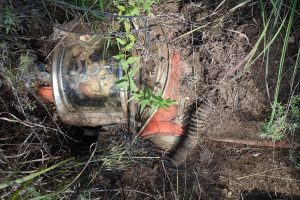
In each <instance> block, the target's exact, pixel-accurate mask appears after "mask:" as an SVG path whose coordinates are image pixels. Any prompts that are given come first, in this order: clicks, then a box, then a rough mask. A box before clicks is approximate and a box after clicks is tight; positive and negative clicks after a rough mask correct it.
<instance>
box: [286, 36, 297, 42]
mask: <svg viewBox="0 0 300 200" xmlns="http://www.w3.org/2000/svg"><path fill="white" fill-rule="evenodd" d="M295 41H296V40H295V37H294V36H291V37H289V40H288V42H289V43H290V44H293V43H295Z"/></svg>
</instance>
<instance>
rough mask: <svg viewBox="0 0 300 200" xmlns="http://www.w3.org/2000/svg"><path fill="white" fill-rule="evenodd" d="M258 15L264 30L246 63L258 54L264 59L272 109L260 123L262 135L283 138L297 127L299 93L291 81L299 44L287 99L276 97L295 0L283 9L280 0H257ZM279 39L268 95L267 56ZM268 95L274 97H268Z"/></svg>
mask: <svg viewBox="0 0 300 200" xmlns="http://www.w3.org/2000/svg"><path fill="white" fill-rule="evenodd" d="M268 3H270V5H271V8H272V9H271V11H270V12H269V13H268V12H267V10H266V6H267V5H269V4H268ZM260 7H261V15H262V19H263V26H264V30H263V32H262V33H261V35H260V37H259V39H258V41H257V43H256V45H255V47H254V48H253V49H252V54H251V56H250V59H249V60H248V63H247V66H246V67H248V66H250V65H251V64H253V63H254V62H255V61H256V60H257V59H258V58H259V57H260V56H263V58H264V61H265V62H264V63H265V83H266V89H267V93H268V96H269V99H270V102H271V108H272V112H271V115H270V118H269V119H268V121H267V122H266V123H264V124H263V125H262V129H261V136H262V137H264V138H269V139H272V140H274V141H277V140H282V139H283V138H284V137H285V136H286V134H288V133H293V132H294V131H295V128H296V127H298V119H299V113H297V112H298V108H297V106H296V104H298V102H299V100H298V98H299V96H295V95H294V93H293V91H294V90H295V88H294V87H296V86H294V81H295V77H296V74H297V73H298V68H299V58H300V48H299V49H298V53H297V56H296V62H295V64H294V66H293V74H292V78H291V81H290V98H289V100H288V103H287V104H285V105H282V103H281V102H280V101H279V93H280V89H281V83H282V78H283V72H284V68H285V67H288V66H287V65H286V58H287V49H288V45H289V38H290V32H291V29H292V26H293V25H294V18H295V13H296V7H297V0H293V1H289V6H288V9H284V6H283V1H279V0H276V1H270V2H268V1H266V2H265V1H262V0H261V1H260ZM279 35H284V37H283V40H282V41H281V38H278V37H279ZM262 41H263V51H262V52H260V53H259V55H258V56H257V57H256V58H255V59H252V57H253V56H254V53H255V52H257V50H258V47H259V45H260V43H261V42H262ZM275 41H276V42H280V43H281V42H282V43H283V45H282V47H281V55H280V61H279V64H278V72H277V81H276V87H275V93H274V97H271V96H270V92H269V84H268V77H269V74H270V73H274V72H273V71H270V66H269V65H270V56H271V48H272V47H273V44H274V42H275ZM271 99H273V100H272V101H271Z"/></svg>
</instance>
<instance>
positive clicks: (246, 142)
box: [205, 138, 299, 149]
mask: <svg viewBox="0 0 300 200" xmlns="http://www.w3.org/2000/svg"><path fill="white" fill-rule="evenodd" d="M205 139H208V140H212V141H216V142H227V143H234V144H242V145H250V146H260V147H269V148H284V149H291V148H295V147H298V146H299V145H297V144H289V143H287V142H276V143H275V142H273V141H268V140H263V141H258V140H241V139H230V138H205Z"/></svg>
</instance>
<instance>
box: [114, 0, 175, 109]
mask: <svg viewBox="0 0 300 200" xmlns="http://www.w3.org/2000/svg"><path fill="white" fill-rule="evenodd" d="M157 2H158V1H155V0H143V1H139V0H129V1H128V3H127V4H121V2H120V1H115V4H116V7H117V8H118V15H120V16H123V15H125V16H137V15H140V14H141V13H143V12H148V13H151V7H152V5H153V4H154V3H157ZM119 22H120V23H121V24H122V25H123V28H124V30H125V32H126V34H125V36H124V37H123V38H121V37H117V38H116V40H117V42H118V44H119V46H120V54H118V55H116V56H114V57H115V58H116V59H118V60H119V62H120V63H121V66H122V69H123V71H124V74H125V75H124V76H123V77H122V78H121V79H120V80H118V81H117V82H116V86H117V87H118V88H120V89H122V90H125V91H128V90H129V91H130V92H131V98H130V99H129V101H132V100H135V101H137V103H138V104H139V105H140V113H142V112H143V110H144V109H145V108H146V107H149V108H150V111H149V112H150V113H152V112H154V111H155V110H156V109H158V108H163V109H165V108H167V107H170V106H171V105H172V104H173V103H175V101H174V100H171V99H170V98H168V99H163V97H162V96H163V94H162V92H159V93H158V94H155V92H154V91H152V90H151V89H150V88H148V87H144V88H142V89H139V88H138V87H137V86H136V84H135V81H134V76H135V74H136V73H137V71H138V70H139V65H138V62H139V60H140V58H139V57H137V56H132V53H130V51H131V50H132V49H133V46H134V44H135V42H136V37H135V36H134V35H133V34H132V33H131V29H132V22H131V20H130V18H119Z"/></svg>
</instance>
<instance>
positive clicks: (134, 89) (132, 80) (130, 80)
mask: <svg viewBox="0 0 300 200" xmlns="http://www.w3.org/2000/svg"><path fill="white" fill-rule="evenodd" d="M129 87H130V91H131V92H136V91H138V88H137V86H136V85H135V82H134V79H132V78H131V77H130V78H129Z"/></svg>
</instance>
